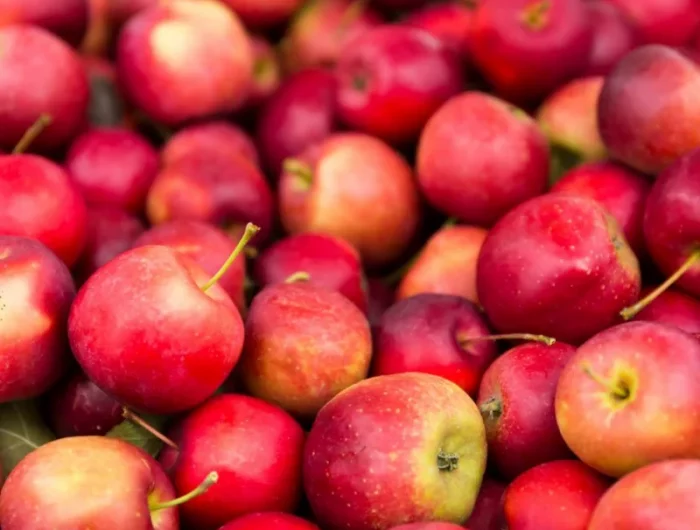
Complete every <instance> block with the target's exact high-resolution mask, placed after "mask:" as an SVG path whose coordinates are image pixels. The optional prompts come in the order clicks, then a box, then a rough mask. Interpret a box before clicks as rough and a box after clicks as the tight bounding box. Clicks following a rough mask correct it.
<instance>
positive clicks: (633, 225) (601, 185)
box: [551, 160, 651, 256]
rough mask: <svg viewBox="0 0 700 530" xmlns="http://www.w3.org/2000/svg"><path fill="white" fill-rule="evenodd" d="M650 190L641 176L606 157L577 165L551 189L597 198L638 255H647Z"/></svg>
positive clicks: (648, 184)
mask: <svg viewBox="0 0 700 530" xmlns="http://www.w3.org/2000/svg"><path fill="white" fill-rule="evenodd" d="M650 190H651V183H650V182H649V180H648V179H646V178H645V177H644V175H641V174H639V173H637V172H636V171H634V170H633V169H630V168H628V167H626V166H623V165H621V164H618V163H616V162H612V161H609V160H603V161H599V162H589V163H585V164H581V165H579V166H576V167H575V168H573V169H572V170H570V171H568V172H567V173H566V174H564V176H562V177H561V179H559V180H558V181H557V182H556V184H554V186H552V188H551V191H552V192H554V193H560V192H561V193H570V194H572V195H577V196H579V197H588V198H590V199H593V200H595V201H597V202H598V203H599V204H600V205H601V206H603V207H604V208H605V209H606V210H607V211H608V212H609V213H610V214H611V215H612V216H613V217H614V218H615V220H616V221H617V223H618V225H619V226H620V228H621V229H622V232H623V234H624V236H625V239H626V240H627V242H628V243H629V245H630V247H631V248H632V250H634V252H635V254H636V255H637V256H643V255H645V254H646V249H645V243H644V232H643V222H644V207H645V205H646V200H647V197H648V196H649V191H650Z"/></svg>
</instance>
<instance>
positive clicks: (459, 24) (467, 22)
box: [400, 0, 474, 63]
mask: <svg viewBox="0 0 700 530" xmlns="http://www.w3.org/2000/svg"><path fill="white" fill-rule="evenodd" d="M473 20H474V10H473V9H471V8H470V7H469V6H468V5H467V4H466V3H464V2H461V1H454V0H453V1H449V2H445V3H440V4H428V5H426V6H423V7H421V8H419V9H417V10H415V11H411V12H409V13H407V14H406V16H405V17H404V18H403V19H402V20H401V22H400V23H401V24H404V25H407V26H411V27H413V28H418V29H422V30H424V31H427V32H428V33H430V34H431V35H434V36H435V37H437V38H438V39H439V40H440V41H442V43H443V44H444V45H445V46H447V47H448V48H450V49H451V50H452V51H454V52H455V53H457V55H458V56H459V57H460V58H461V59H462V61H463V62H466V63H469V62H470V61H471V27H472V23H473Z"/></svg>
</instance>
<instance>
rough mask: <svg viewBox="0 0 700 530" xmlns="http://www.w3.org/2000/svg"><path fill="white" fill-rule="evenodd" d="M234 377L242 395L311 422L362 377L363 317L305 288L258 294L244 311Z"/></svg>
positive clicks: (342, 301)
mask: <svg viewBox="0 0 700 530" xmlns="http://www.w3.org/2000/svg"><path fill="white" fill-rule="evenodd" d="M245 337H246V338H245V346H244V350H243V356H242V357H241V362H240V364H239V365H238V373H239V375H240V377H241V379H242V381H243V384H244V386H245V388H246V389H247V391H248V393H250V394H251V395H253V396H255V397H259V398H261V399H264V400H265V401H268V402H271V403H274V404H276V405H278V406H280V407H282V408H283V409H284V410H286V411H287V412H289V413H290V414H292V415H294V416H296V417H300V418H303V419H307V420H308V419H313V417H314V416H315V415H316V413H317V412H318V411H319V410H320V409H321V407H323V405H325V404H326V403H328V401H330V399H331V398H333V397H334V396H336V395H337V394H338V393H339V392H341V391H342V390H344V389H346V388H347V387H349V386H351V385H353V384H355V383H357V382H358V381H361V380H362V379H364V378H365V377H367V373H368V371H369V363H370V358H371V356H372V336H371V334H370V329H369V323H368V322H367V318H366V317H365V315H364V314H363V313H362V312H361V311H360V310H359V309H358V308H357V307H356V306H355V305H354V304H353V303H352V302H350V300H348V299H347V298H345V297H344V296H343V295H341V294H340V293H338V292H336V291H331V290H328V289H326V288H324V287H318V286H314V285H309V284H306V283H303V282H301V283H282V284H277V285H271V286H269V287H267V288H265V289H263V290H262V291H261V292H260V293H259V294H258V295H257V296H256V297H255V298H254V299H253V303H252V304H251V307H250V312H249V314H248V318H247V319H246V326H245Z"/></svg>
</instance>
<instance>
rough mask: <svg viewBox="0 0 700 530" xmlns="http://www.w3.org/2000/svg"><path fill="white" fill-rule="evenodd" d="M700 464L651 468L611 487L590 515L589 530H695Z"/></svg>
mask: <svg viewBox="0 0 700 530" xmlns="http://www.w3.org/2000/svg"><path fill="white" fill-rule="evenodd" d="M699 475H700V461H698V460H682V459H681V460H669V461H666V462H658V463H655V464H650V465H648V466H645V467H643V468H641V469H638V470H637V471H634V472H632V473H630V474H629V475H627V476H625V477H622V478H621V479H620V480H619V481H618V482H617V483H616V484H614V485H613V486H612V487H611V488H610V489H609V490H608V491H607V493H606V494H605V495H603V498H602V499H600V502H599V503H598V505H597V506H596V509H595V511H594V512H593V518H592V519H591V522H590V525H589V526H588V530H607V529H608V528H619V529H620V530H638V529H641V528H644V530H665V529H666V528H673V529H674V530H694V529H695V528H697V525H698V521H700V501H699V500H698V492H697V491H698V490H697V484H698V476H699Z"/></svg>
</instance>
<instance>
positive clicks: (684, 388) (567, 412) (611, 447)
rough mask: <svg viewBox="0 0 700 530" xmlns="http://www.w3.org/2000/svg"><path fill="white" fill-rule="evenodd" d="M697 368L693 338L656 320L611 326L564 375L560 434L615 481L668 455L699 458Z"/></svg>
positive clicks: (698, 352)
mask: <svg viewBox="0 0 700 530" xmlns="http://www.w3.org/2000/svg"><path fill="white" fill-rule="evenodd" d="M699 370H700V342H698V340H697V339H696V338H695V337H693V336H692V335H689V334H687V333H685V332H683V331H681V330H679V329H677V328H673V327H670V326H666V325H662V324H657V323H655V322H628V323H625V324H620V325H618V326H614V327H612V328H609V329H607V330H605V331H603V332H601V333H599V334H597V335H596V336H594V337H593V338H591V339H590V340H589V341H587V342H586V343H585V344H583V345H582V346H581V347H580V348H579V349H578V351H577V352H576V355H575V356H574V357H573V358H572V359H571V360H570V361H569V364H568V365H567V366H566V368H565V369H564V371H563V372H562V374H561V377H560V379H559V384H558V387H557V396H556V415H557V423H558V425H559V430H560V431H561V434H562V436H563V437H564V440H565V441H566V443H567V444H568V445H569V447H570V448H571V450H572V451H573V452H574V453H575V454H576V456H578V457H579V458H580V459H581V460H582V461H583V462H585V463H586V464H588V465H589V466H591V467H593V468H595V469H597V470H599V471H600V472H602V473H605V474H606V475H610V476H612V477H621V476H622V475H625V474H627V473H630V472H632V471H634V470H635V469H638V468H640V467H642V466H645V465H647V464H650V463H652V462H657V461H660V460H666V459H669V458H700V446H698V444H697V436H698V433H699V432H700V426H699V425H698V422H697V411H698V410H700V387H699V386H698V385H697V380H696V379H697V378H696V374H697V373H698V371H699ZM630 440H634V443H633V444H630Z"/></svg>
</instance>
